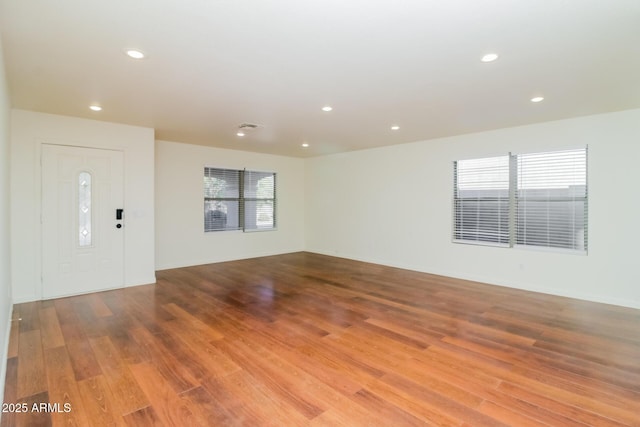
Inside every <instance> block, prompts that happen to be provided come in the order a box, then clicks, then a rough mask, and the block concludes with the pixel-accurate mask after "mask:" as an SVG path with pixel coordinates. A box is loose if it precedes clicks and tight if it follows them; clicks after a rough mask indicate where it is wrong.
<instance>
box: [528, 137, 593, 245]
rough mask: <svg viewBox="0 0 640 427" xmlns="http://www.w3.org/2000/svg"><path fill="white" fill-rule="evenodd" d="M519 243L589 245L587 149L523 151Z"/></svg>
mask: <svg viewBox="0 0 640 427" xmlns="http://www.w3.org/2000/svg"><path fill="white" fill-rule="evenodd" d="M516 161H517V191H516V197H515V207H516V208H515V215H516V223H515V228H516V230H515V235H516V237H515V243H516V245H523V246H543V247H549V248H564V249H573V250H578V251H586V249H587V150H586V149H581V150H566V151H556V152H551V153H534V154H520V155H518V156H516Z"/></svg>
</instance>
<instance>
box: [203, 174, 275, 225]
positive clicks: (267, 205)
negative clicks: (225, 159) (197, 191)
mask: <svg viewBox="0 0 640 427" xmlns="http://www.w3.org/2000/svg"><path fill="white" fill-rule="evenodd" d="M275 208H276V174H275V173H273V172H254V171H246V170H234V169H218V168H210V167H205V168H204V231H205V232H208V231H226V230H243V231H252V230H273V229H275V227H276V215H275V214H276V212H275Z"/></svg>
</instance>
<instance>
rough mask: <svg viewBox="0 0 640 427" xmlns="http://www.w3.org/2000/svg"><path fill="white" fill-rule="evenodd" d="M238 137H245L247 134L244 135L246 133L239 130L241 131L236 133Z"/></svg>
mask: <svg viewBox="0 0 640 427" xmlns="http://www.w3.org/2000/svg"><path fill="white" fill-rule="evenodd" d="M236 135H238V136H244V135H245V133H244V132H242V131H241V130H239V131H238V132H237V133H236Z"/></svg>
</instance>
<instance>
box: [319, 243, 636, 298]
mask: <svg viewBox="0 0 640 427" xmlns="http://www.w3.org/2000/svg"><path fill="white" fill-rule="evenodd" d="M307 252H311V253H317V254H320V255H327V256H333V257H337V258H347V259H351V260H354V261H360V262H368V263H372V264H379V265H384V266H387V267H394V268H400V269H404V270H411V271H417V272H419V273H426V274H433V275H436V276H444V277H451V278H454V279H461V280H468V281H471V282H479V283H483V284H486V285H492V286H501V287H504V288H510V289H518V290H521V291H529V292H537V293H540V294H547V295H554V296H557V297H565V298H573V299H577V300H581V301H588V302H595V303H599V304H611V305H617V306H620V307H626V308H634V309H640V301H629V300H626V299H622V298H610V297H604V296H602V295H593V294H583V293H572V292H563V291H561V290H558V289H555V288H545V287H542V286H536V285H531V284H524V285H518V286H514V285H513V283H504V282H500V281H496V280H495V279H492V278H490V277H483V276H476V275H469V274H461V273H459V272H452V271H446V270H440V269H438V268H424V267H418V266H415V265H410V264H402V263H389V262H387V261H383V260H378V259H373V258H370V259H366V258H361V257H357V256H351V255H348V254H342V253H340V254H336V253H335V252H333V253H331V252H327V251H321V250H307Z"/></svg>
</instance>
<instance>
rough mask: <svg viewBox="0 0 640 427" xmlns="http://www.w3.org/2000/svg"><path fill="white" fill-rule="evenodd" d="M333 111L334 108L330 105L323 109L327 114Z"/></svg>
mask: <svg viewBox="0 0 640 427" xmlns="http://www.w3.org/2000/svg"><path fill="white" fill-rule="evenodd" d="M331 110H333V107H331V106H329V105H325V106H324V107H322V111H326V112H327V113H328V112H329V111H331Z"/></svg>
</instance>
